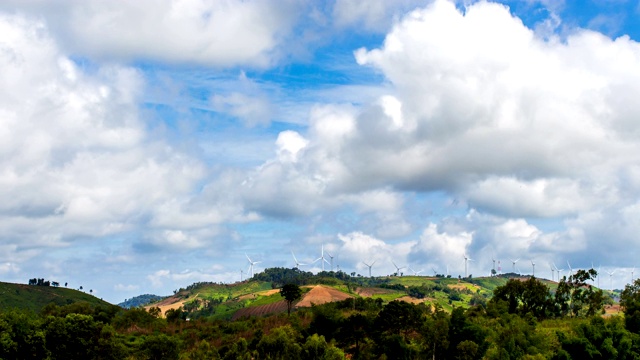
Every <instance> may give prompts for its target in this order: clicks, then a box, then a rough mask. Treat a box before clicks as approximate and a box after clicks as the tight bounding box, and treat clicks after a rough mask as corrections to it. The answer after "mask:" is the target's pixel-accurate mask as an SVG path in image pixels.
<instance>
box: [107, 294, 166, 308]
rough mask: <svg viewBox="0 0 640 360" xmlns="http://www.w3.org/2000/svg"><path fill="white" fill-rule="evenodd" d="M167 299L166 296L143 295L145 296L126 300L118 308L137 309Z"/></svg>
mask: <svg viewBox="0 0 640 360" xmlns="http://www.w3.org/2000/svg"><path fill="white" fill-rule="evenodd" d="M165 297H166V296H159V295H153V294H143V295H138V296H135V297H132V298H131V299H125V300H124V301H123V302H121V303H119V304H118V306H120V307H122V308H125V309H131V308H137V307H140V306H145V305H147V304H150V303H153V302H156V301H160V300H162V299H164V298H165Z"/></svg>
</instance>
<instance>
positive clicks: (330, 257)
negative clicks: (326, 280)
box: [327, 251, 333, 271]
mask: <svg viewBox="0 0 640 360" xmlns="http://www.w3.org/2000/svg"><path fill="white" fill-rule="evenodd" d="M327 255H329V259H331V271H333V255H331V254H329V252H328V251H327Z"/></svg>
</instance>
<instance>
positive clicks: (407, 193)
mask: <svg viewBox="0 0 640 360" xmlns="http://www.w3.org/2000/svg"><path fill="white" fill-rule="evenodd" d="M639 15H640V3H638V2H637V1H604V0H599V1H595V0H594V1H589V2H584V1H579V2H578V1H535V0H527V1H505V2H502V3H499V2H498V3H496V2H475V1H458V2H455V3H454V2H448V1H414V0H401V1H393V2H389V1H382V0H380V1H377V0H376V1H371V0H370V1H366V2H365V1H355V0H335V1H326V2H316V1H293V0H291V1H289V0H285V1H280V0H279V1H270V0H263V1H234V0H230V1H225V2H220V1H206V0H184V1H159V2H158V1H151V0H143V1H137V2H129V1H109V2H103V1H93V0H89V1H62V2H56V3H51V2H49V1H39V0H35V1H29V2H24V1H11V0H7V1H2V2H0V77H2V78H3V79H4V80H3V82H2V84H0V121H1V122H2V130H0V144H1V145H0V154H2V156H0V161H1V162H2V166H1V167H0V169H1V170H0V184H2V186H0V189H2V190H0V196H1V197H2V201H0V204H2V205H0V217H1V219H2V221H1V222H0V224H1V225H0V249H2V251H1V252H0V264H1V265H0V279H1V280H2V281H9V282H20V283H26V282H27V279H29V278H33V277H45V278H47V279H49V280H52V281H59V282H61V283H64V282H68V283H69V286H71V287H75V288H78V287H79V286H83V288H84V289H92V290H93V293H94V294H96V295H97V296H99V297H102V298H104V299H105V300H108V301H111V302H114V303H118V302H120V301H122V300H124V299H125V298H130V297H132V296H135V295H139V294H143V293H155V294H160V295H165V294H169V293H171V291H172V290H174V289H177V288H180V287H185V286H187V285H189V284H191V283H193V282H196V281H216V282H227V283H228V282H234V281H238V280H239V279H240V275H241V270H242V271H243V272H245V276H246V271H247V269H248V265H249V264H248V261H247V259H246V255H248V256H249V257H251V258H252V259H253V260H254V261H259V262H260V263H259V264H257V267H256V271H260V270H261V269H264V268H265V267H275V266H281V267H293V266H294V260H293V257H292V255H291V252H292V251H293V252H294V253H295V254H296V257H297V258H298V260H299V261H301V262H303V263H305V262H310V261H312V260H315V259H317V258H318V257H319V256H320V251H321V248H322V247H324V249H325V251H326V252H328V253H330V254H331V255H333V256H334V265H335V266H336V267H337V266H340V269H342V270H344V271H346V272H349V273H351V272H356V273H360V274H367V273H368V269H367V267H366V265H364V263H363V262H368V263H370V262H373V261H376V264H375V266H374V267H373V269H372V272H373V274H374V275H386V274H390V273H393V272H394V271H395V267H394V265H393V263H392V262H395V263H396V264H398V265H399V266H405V267H411V268H412V269H413V270H416V271H418V270H424V273H427V272H432V269H434V268H435V269H436V270H438V271H439V272H445V271H446V269H447V268H448V269H449V272H450V273H451V274H452V275H454V276H457V275H458V274H463V273H464V262H463V257H464V255H465V254H466V255H468V256H470V257H471V258H472V259H473V261H472V262H470V263H469V272H470V273H471V274H473V275H474V276H481V275H486V274H488V273H489V271H490V269H491V266H492V258H495V259H498V260H500V261H501V264H502V268H503V269H510V268H511V260H510V259H521V260H520V261H519V262H518V264H517V265H518V268H519V270H520V271H521V272H523V273H530V272H531V270H532V266H531V262H532V261H534V262H535V263H536V273H537V274H542V275H541V276H544V277H547V278H550V277H551V275H552V272H551V268H552V267H553V266H554V265H555V266H557V267H558V268H562V269H565V271H564V274H566V271H567V270H566V269H568V267H569V265H571V266H572V267H573V268H586V267H590V266H591V264H592V263H593V264H594V266H596V267H598V268H601V269H602V273H603V274H604V273H605V271H609V272H613V271H615V273H614V274H613V276H612V277H611V278H610V279H609V276H608V275H607V276H606V277H607V278H606V281H605V283H603V284H601V285H602V286H603V287H608V286H611V285H612V286H614V287H618V288H620V287H622V286H624V284H625V283H627V282H628V281H630V279H631V271H632V269H633V268H634V267H635V266H637V265H639V264H636V263H635V261H636V259H637V253H636V251H637V247H638V241H637V234H638V233H640V231H639V230H640V202H639V201H638V198H639V197H638V196H639V195H640V155H638V154H640V122H638V121H637V119H638V118H640V117H639V116H640V106H638V104H637V98H638V95H640V85H639V84H640V45H639V44H638V42H637V41H638V40H640V24H639V23H638V21H639V20H638V19H640V16H639ZM245 254H246V255H245ZM327 267H328V265H327ZM320 268H321V265H320V263H319V262H316V263H315V264H313V265H308V266H306V267H305V269H307V270H310V271H314V272H315V271H319V270H320ZM406 271H407V272H408V273H410V270H406ZM603 279H605V278H603ZM609 280H611V282H610V283H609Z"/></svg>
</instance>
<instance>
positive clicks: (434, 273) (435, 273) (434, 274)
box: [431, 267, 438, 276]
mask: <svg viewBox="0 0 640 360" xmlns="http://www.w3.org/2000/svg"><path fill="white" fill-rule="evenodd" d="M431 270H433V276H437V275H438V272H437V271H436V268H434V267H432V268H431Z"/></svg>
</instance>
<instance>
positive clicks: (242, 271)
mask: <svg viewBox="0 0 640 360" xmlns="http://www.w3.org/2000/svg"><path fill="white" fill-rule="evenodd" d="M243 273H244V270H243V269H240V282H242V274H243Z"/></svg>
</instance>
